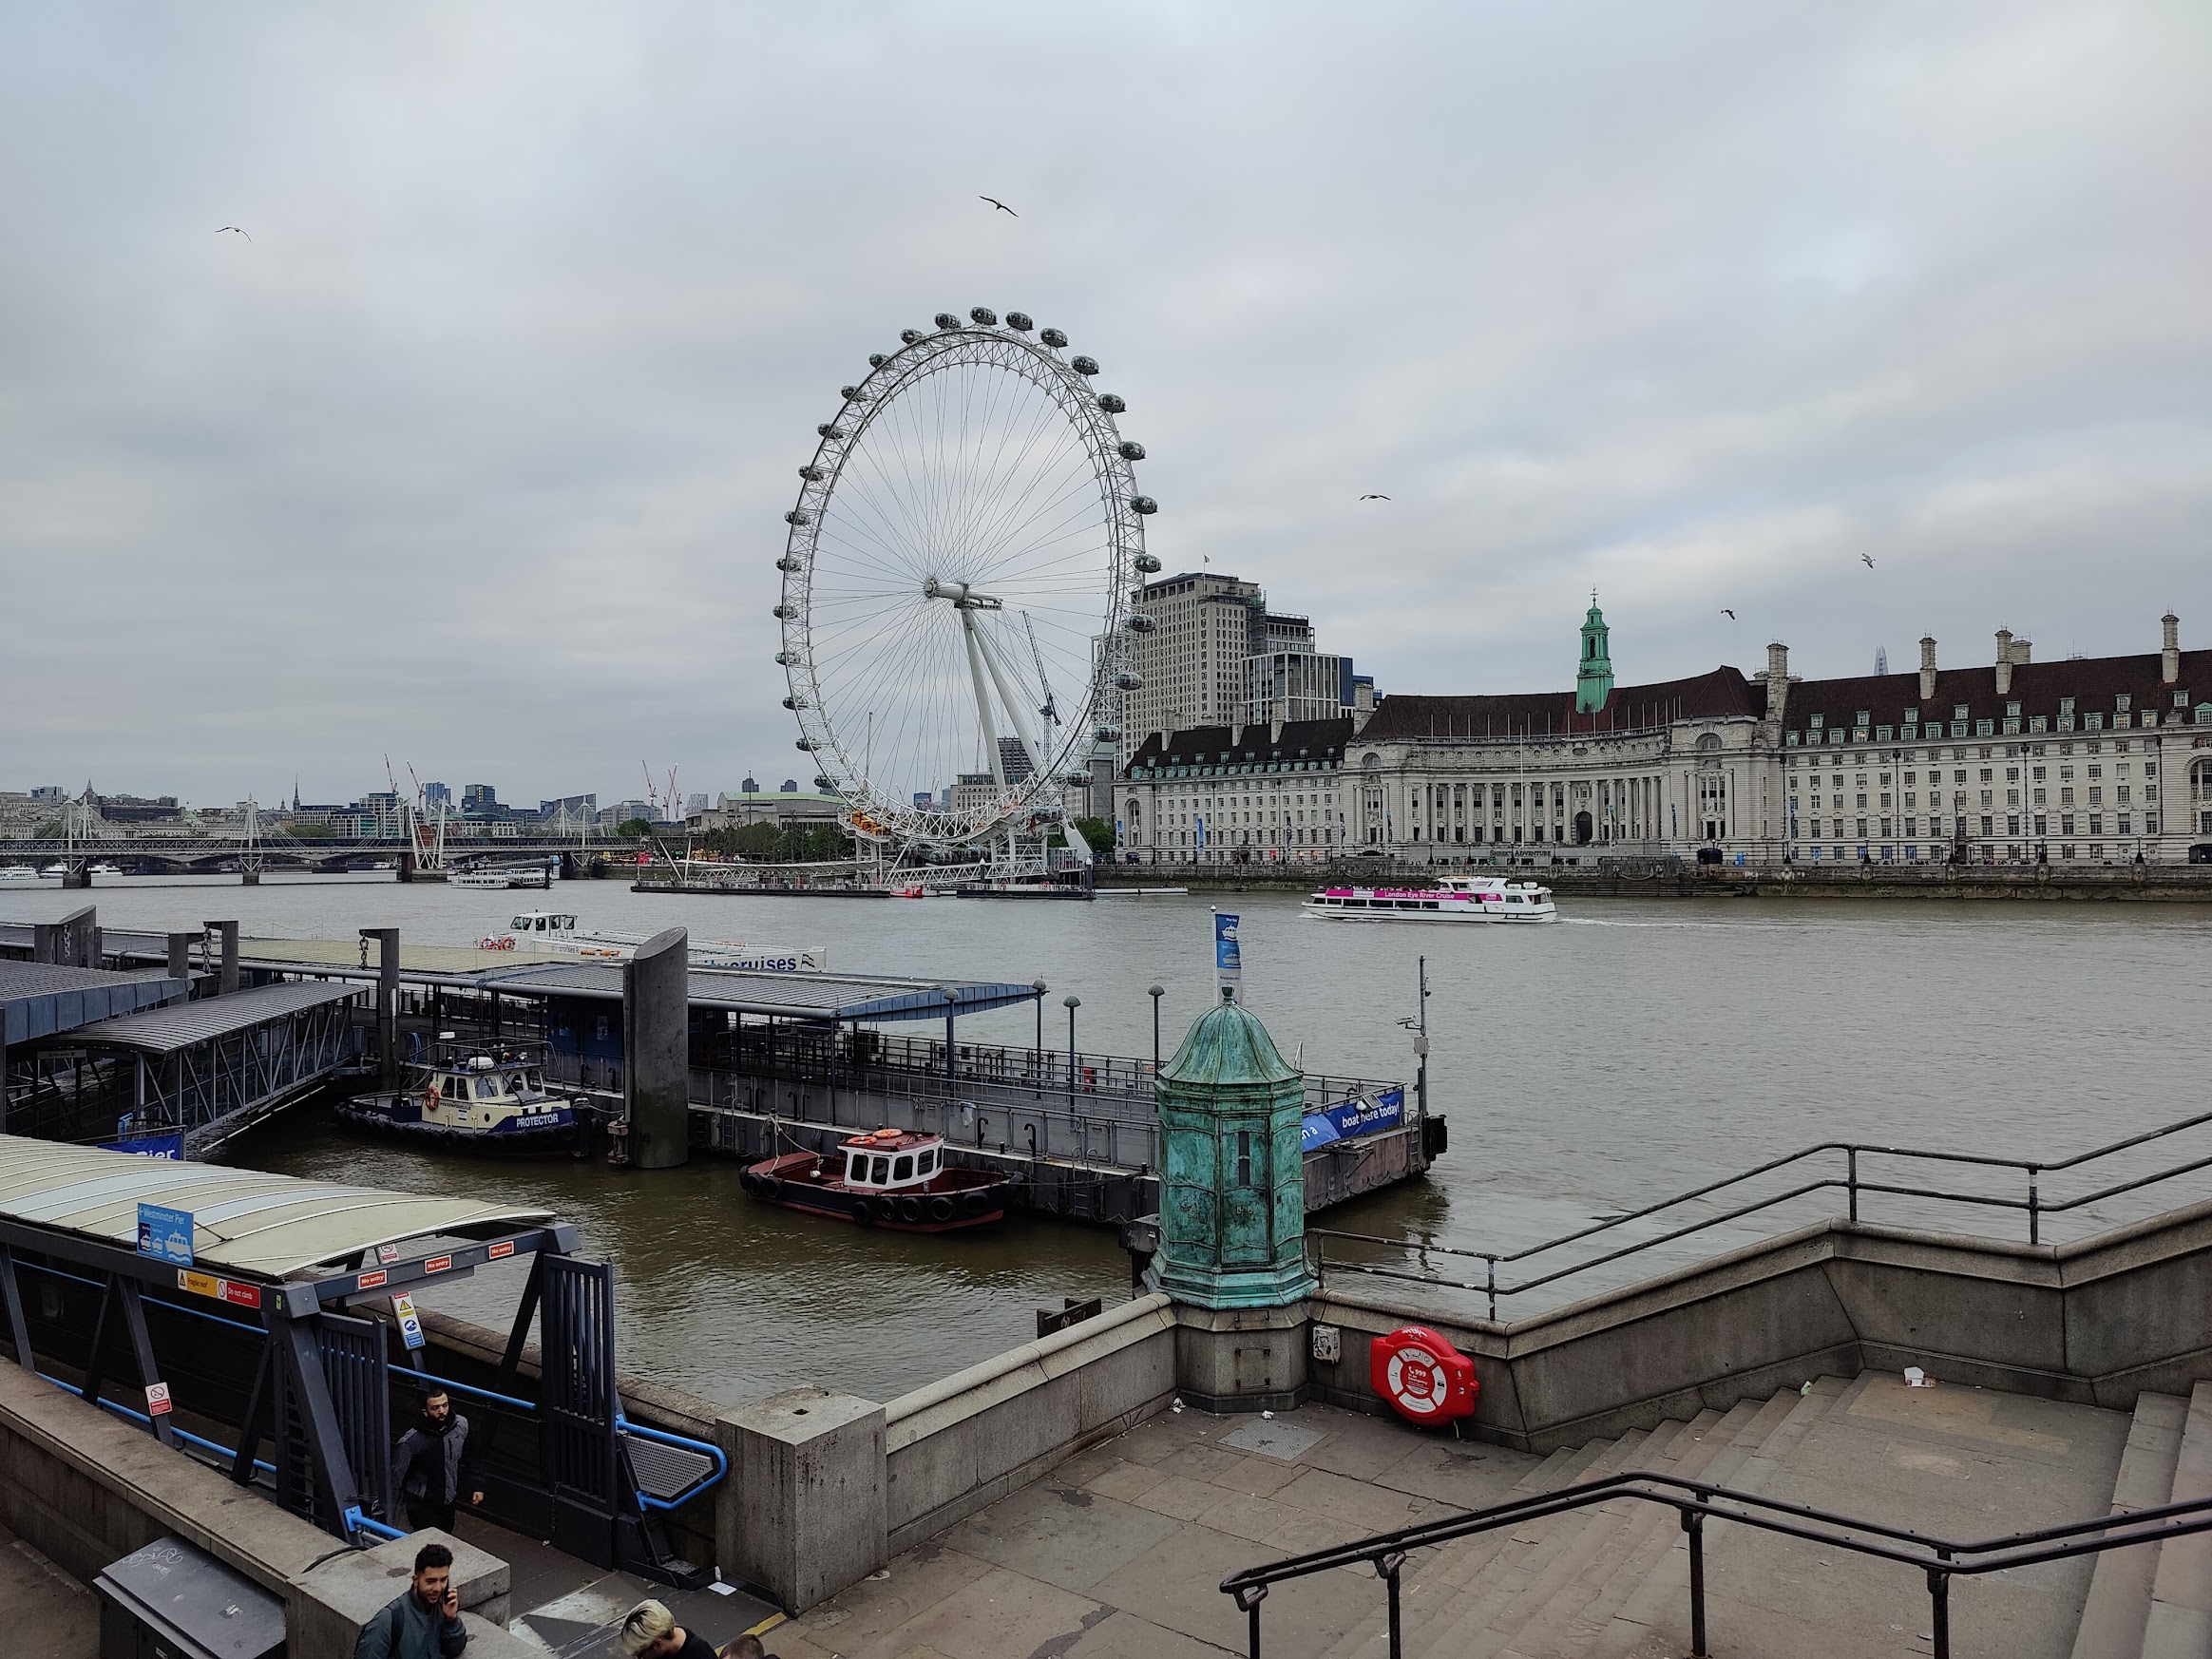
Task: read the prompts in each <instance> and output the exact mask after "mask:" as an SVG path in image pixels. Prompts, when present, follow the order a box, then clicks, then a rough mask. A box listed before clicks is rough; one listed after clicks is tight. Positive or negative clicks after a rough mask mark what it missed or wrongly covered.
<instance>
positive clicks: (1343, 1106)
mask: <svg viewBox="0 0 2212 1659" xmlns="http://www.w3.org/2000/svg"><path fill="white" fill-rule="evenodd" d="M1404 1121H1405V1090H1404V1089H1403V1088H1402V1087H1399V1088H1395V1089H1384V1090H1383V1092H1382V1093H1381V1094H1377V1095H1355V1096H1353V1097H1352V1098H1351V1099H1349V1100H1345V1101H1343V1102H1341V1103H1340V1104H1338V1105H1335V1106H1327V1107H1324V1108H1323V1109H1322V1110H1321V1111H1319V1112H1313V1113H1308V1114H1307V1115H1306V1117H1305V1118H1304V1119H1303V1120H1302V1121H1301V1122H1300V1124H1299V1126H1298V1139H1299V1144H1300V1147H1301V1149H1302V1150H1304V1151H1306V1152H1311V1151H1312V1150H1313V1149H1314V1148H1315V1147H1317V1146H1332V1145H1334V1144H1335V1143H1336V1142H1338V1141H1340V1140H1356V1139H1357V1138H1359V1137H1360V1136H1361V1135H1374V1134H1377V1133H1379V1132H1380V1131H1382V1130H1385V1129H1396V1128H1397V1127H1398V1126H1399V1125H1400V1124H1402V1123H1403V1122H1404Z"/></svg>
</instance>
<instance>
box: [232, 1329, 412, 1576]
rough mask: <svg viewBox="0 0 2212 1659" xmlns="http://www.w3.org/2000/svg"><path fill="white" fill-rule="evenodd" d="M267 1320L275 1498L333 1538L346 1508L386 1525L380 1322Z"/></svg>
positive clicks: (386, 1427)
mask: <svg viewBox="0 0 2212 1659" xmlns="http://www.w3.org/2000/svg"><path fill="white" fill-rule="evenodd" d="M274 1324H275V1329H274V1330H273V1331H272V1332H271V1343H272V1346H273V1347H274V1349H275V1353H274V1356H273V1357H274V1359H275V1362H276V1363H275V1366H274V1370H275V1373H276V1382H277V1388H276V1401H275V1405H276V1421H275V1424H274V1433H273V1434H272V1436H271V1439H272V1440H274V1441H275V1442H276V1467H277V1502H279V1503H281V1504H282V1505H283V1506H284V1507H285V1508H286V1509H288V1510H290V1511H292V1513H293V1514H295V1515H299V1516H306V1517H307V1518H308V1519H310V1520H312V1521H314V1522H315V1524H316V1525H317V1526H319V1527H322V1528H324V1529H326V1530H327V1531H330V1532H334V1533H337V1534H339V1535H345V1534H347V1533H348V1532H349V1531H350V1530H351V1528H350V1525H349V1522H348V1517H347V1515H346V1512H347V1511H348V1510H349V1509H361V1510H366V1511H368V1512H369V1513H370V1514H371V1515H374V1516H382V1517H384V1518H385V1519H386V1520H388V1521H392V1522H396V1521H397V1518H398V1517H396V1516H393V1515H392V1513H391V1506H392V1499H393V1496H394V1495H393V1494H392V1492H391V1380H390V1376H389V1372H388V1369H387V1366H388V1363H389V1362H388V1361H387V1359H386V1357H385V1349H384V1327H383V1326H382V1325H379V1324H377V1323H376V1322H375V1321H373V1320H367V1319H353V1318H350V1317H348V1316H347V1315H344V1314H338V1313H318V1314H315V1315H313V1316H312V1317H310V1318H307V1319H299V1320H293V1319H283V1318H279V1319H277V1320H276V1321H275V1322H274ZM248 1434H249V1436H250V1435H251V1434H252V1425H249V1427H248ZM251 1444H252V1441H251V1440H247V1441H246V1445H247V1447H248V1448H249V1450H248V1451H247V1454H246V1455H247V1456H248V1457H249V1458H250V1457H251V1450H250V1447H251Z"/></svg>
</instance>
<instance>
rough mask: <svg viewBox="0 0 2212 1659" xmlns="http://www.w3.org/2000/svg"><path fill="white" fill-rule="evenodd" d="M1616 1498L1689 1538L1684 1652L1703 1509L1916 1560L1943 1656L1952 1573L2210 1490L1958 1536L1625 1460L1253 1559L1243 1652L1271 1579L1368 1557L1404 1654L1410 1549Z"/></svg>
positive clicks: (2161, 1534)
mask: <svg viewBox="0 0 2212 1659" xmlns="http://www.w3.org/2000/svg"><path fill="white" fill-rule="evenodd" d="M1622 1497H1632V1498H1638V1499H1641V1500H1643V1501H1645V1502H1648V1503H1658V1504H1664V1505H1666V1506H1668V1507H1669V1508H1670V1509H1672V1510H1674V1511H1675V1512H1676V1514H1677V1515H1679V1516H1681V1520H1682V1530H1683V1531H1684V1532H1685V1533H1687V1534H1688V1536H1689V1630H1690V1638H1689V1640H1690V1651H1691V1652H1692V1653H1697V1654H1703V1653H1704V1652H1706V1651H1707V1648H1706V1593H1705V1523H1706V1521H1707V1519H1718V1520H1728V1521H1735V1522H1738V1523H1739V1524H1741V1525H1744V1526H1748V1527H1755V1528H1757V1529H1758V1530H1760V1531H1762V1532H1768V1533H1779V1534H1782V1535H1784V1536H1786V1537H1793V1538H1803V1539H1805V1540H1807V1541H1809V1542H1812V1543H1817V1544H1830V1545H1834V1546H1835V1547H1837V1548H1839V1549H1842V1550H1849V1551H1851V1552H1852V1553H1853V1554H1860V1555H1869V1556H1872V1557H1874V1558H1875V1559H1877V1560H1881V1561H1893V1562H1896V1563H1897V1564H1899V1565H1901V1566H1906V1567H1913V1568H1916V1569H1918V1570H1919V1571H1920V1572H1922V1573H1925V1574H1926V1575H1927V1586H1928V1596H1929V1600H1930V1602H1931V1603H1932V1605H1933V1608H1934V1612H1935V1627H1934V1629H1933V1630H1932V1631H1931V1632H1930V1634H1931V1637H1932V1640H1933V1645H1934V1648H1935V1652H1936V1659H1950V1654H1951V1581H1952V1580H1953V1579H1954V1578H1956V1577H1962V1576H1964V1577H1978V1576H1981V1575H1983V1574H1986V1573H2003V1572H2008V1571H2010V1570H2011V1569H2012V1568H2015V1567H2034V1566H2039V1565H2041V1564H2042V1563H2044V1562H2047V1561H2063V1560H2069V1559H2071V1558H2072V1557H2074V1556H2076V1555H2090V1554H2098V1553H2099V1552H2101V1551H2105V1550H2119V1549H2126V1548H2129V1547H2131V1546H2133V1545H2137V1544H2155V1543H2162V1542H2164V1540H2165V1539H2167V1538H2179V1537H2185V1536H2187V1535H2190V1534H2192V1533H2202V1532H2212V1498H2196V1499H2193V1500H2191V1501H2189V1502H2186V1503H2169V1504H2165V1505H2163V1506H2161V1507H2158V1508H2154V1509H2139V1510H2135V1511H2133V1512H2131V1513H2129V1514H2125V1515H2104V1516H2097V1517H2096V1518H2095V1519H2093V1520H2082V1521H2069V1522H2067V1523H2065V1524H2064V1525H2062V1526H2055V1527H2045V1528H2043V1529H2042V1530H2041V1531H2039V1532H2031V1533H2012V1534H2009V1535H2006V1536H2003V1537H1997V1538H1982V1539H1976V1540H1974V1541H1972V1542H1961V1541H1958V1540H1954V1539H1949V1538H1936V1537H1931V1536H1929V1535H1926V1534H1924V1533H1916V1532H1913V1531H1911V1530H1910V1529H1907V1528H1903V1527H1892V1526H1885V1525H1883V1524H1882V1523H1880V1522H1878V1521H1869V1520H1859V1519H1856V1518H1854V1517H1852V1516H1841V1515H1836V1514H1833V1513H1831V1512H1830V1511H1827V1510H1822V1509H1814V1508H1811V1507H1810V1506H1808V1505H1805V1504H1799V1503H1784V1502H1782V1501H1781V1500H1779V1499H1777V1498H1771V1497H1758V1496H1756V1495H1755V1494H1752V1493H1747V1492H1736V1491H1732V1490H1730V1489H1729V1488H1727V1487H1725V1486H1710V1485H1707V1484H1706V1483H1705V1482H1704V1481H1702V1480H1686V1479H1683V1478H1681V1477H1679V1476H1674V1475H1660V1474H1654V1473H1652V1472H1651V1471H1649V1470H1644V1469H1631V1470H1627V1471H1624V1472H1622V1473H1621V1474H1618V1475H1614V1476H1611V1477H1609V1478H1606V1479H1603V1480H1592V1481H1590V1482H1588V1483H1586V1484H1584V1485H1580V1486H1570V1487H1568V1488H1566V1489H1565V1490H1563V1491H1560V1492H1552V1493H1545V1494H1542V1495H1540V1496H1538V1497H1527V1498H1521V1499H1518V1500H1516V1501H1515V1502H1511V1503H1501V1504H1495V1505H1493V1506H1492V1507H1490V1508H1488V1509H1478V1510H1471V1511H1468V1512H1467V1513H1465V1514H1463V1515H1458V1516H1452V1517H1451V1518H1450V1519H1448V1520H1440V1521H1430V1522H1427V1523H1424V1524H1423V1525H1421V1526H1414V1527H1405V1528H1402V1529H1401V1530H1400V1531H1398V1532H1394V1533H1383V1534H1380V1535H1377V1536H1375V1537H1371V1538H1365V1539H1363V1540H1361V1541H1359V1542H1356V1543H1350V1544H1341V1545H1338V1546H1337V1547H1336V1548H1334V1549H1329V1550H1317V1551H1315V1552H1313V1553H1312V1554H1306V1555H1293V1556H1290V1557H1289V1558H1288V1559H1287V1560H1282V1561H1276V1562H1271V1563H1269V1564H1268V1565H1267V1566H1264V1567H1248V1568H1246V1569H1245V1570H1244V1571H1243V1572H1241V1573H1230V1575H1229V1576H1228V1577H1227V1578H1224V1579H1223V1580H1222V1581H1221V1592H1222V1593H1223V1594H1224V1595H1226V1596H1229V1597H1230V1599H1231V1600H1233V1601H1234V1602H1235V1603H1236V1605H1237V1608H1238V1610H1239V1611H1242V1612H1243V1613H1244V1614H1245V1617H1246V1621H1247V1622H1246V1631H1247V1640H1248V1644H1249V1647H1248V1652H1249V1659H1260V1604H1261V1603H1262V1602H1263V1601H1265V1600H1266V1599H1267V1594H1268V1586H1270V1585H1273V1584H1281V1583H1284V1582H1286V1581H1287V1580H1290V1579H1297V1578H1305V1577H1309V1576H1310V1575H1312V1574H1313V1573H1326V1572H1328V1571H1330V1570H1331V1569H1332V1568H1337V1567H1354V1566H1358V1565H1361V1564H1362V1563H1364V1564H1366V1565H1367V1566H1369V1567H1371V1568H1373V1569H1374V1572H1375V1573H1376V1576H1378V1577H1379V1578H1381V1579H1382V1580H1383V1583H1384V1585H1385V1586H1386V1587H1387V1591H1388V1596H1389V1606H1388V1619H1389V1626H1388V1630H1389V1642H1390V1646H1389V1653H1390V1659H1402V1640H1403V1633H1402V1611H1401V1607H1400V1579H1401V1578H1402V1575H1403V1573H1404V1569H1405V1563H1406V1558H1407V1557H1408V1556H1409V1555H1410V1554H1412V1553H1413V1552H1414V1551H1416V1550H1421V1549H1428V1548H1432V1547H1434V1546H1437V1545H1440V1544H1446V1543H1449V1542H1451V1541H1452V1540H1454V1539H1456V1538H1464V1537H1472V1536H1474V1535H1477V1534H1479V1533H1487V1532H1495V1531H1497V1529H1498V1528H1500V1527H1512V1526H1518V1525H1520V1524H1521V1523H1522V1522H1524V1521H1530V1520H1535V1519H1540V1518H1542V1517H1544V1516H1554V1515H1561V1514H1565V1513H1567V1512H1568V1511H1571V1510H1578V1509H1586V1508H1588V1507H1589V1506H1591V1505H1592V1504H1597V1503H1607V1502H1610V1501H1611V1500H1612V1499H1614V1498H1622Z"/></svg>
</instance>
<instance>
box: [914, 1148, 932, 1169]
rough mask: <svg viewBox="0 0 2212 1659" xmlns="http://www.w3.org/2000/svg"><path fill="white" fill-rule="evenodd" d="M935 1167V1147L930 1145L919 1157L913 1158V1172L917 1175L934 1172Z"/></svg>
mask: <svg viewBox="0 0 2212 1659" xmlns="http://www.w3.org/2000/svg"><path fill="white" fill-rule="evenodd" d="M936 1168H937V1149H936V1148H935V1147H931V1148H930V1149H929V1150H928V1151H927V1152H925V1153H924V1154H922V1155H921V1156H920V1157H918V1158H916V1159H915V1160H914V1173H916V1174H917V1175H926V1174H930V1173H934V1172H935V1170H936Z"/></svg>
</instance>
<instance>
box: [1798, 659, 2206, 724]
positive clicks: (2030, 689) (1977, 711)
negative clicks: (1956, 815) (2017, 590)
mask: <svg viewBox="0 0 2212 1659" xmlns="http://www.w3.org/2000/svg"><path fill="white" fill-rule="evenodd" d="M2181 663H2182V667H2181V677H2180V679H2179V680H2177V681H2176V682H2175V683H2174V684H2173V685H2170V686H2169V685H2166V684H2164V683H2163V681H2162V678H2161V667H2162V662H2161V658H2160V656H2159V654H2158V653H2157V652H2155V651H2153V652H2149V653H2146V654H2145V655H2144V656H2141V657H2091V658H2081V659H2079V660H2077V661H2072V662H2063V661H2062V662H2023V663H2018V664H2015V665H2014V667H2013V669H2012V690H2011V691H2009V692H2004V693H1999V692H1998V690H1997V671H1996V668H1995V667H1994V666H1993V665H1992V666H1990V667H1987V668H1939V669H1937V670H1936V695H1935V696H1932V697H1922V696H1920V676H1919V674H1918V672H1917V671H1915V672H1913V673H1910V674H1888V675H1881V676H1874V675H1867V676H1864V677H1859V678H1856V679H1808V680H1804V681H1802V682H1801V683H1799V684H1796V685H1793V686H1791V687H1790V688H1789V700H1788V702H1787V703H1786V704H1785V705H1784V706H1783V725H1784V726H1785V727H1787V728H1789V729H1791V730H1795V731H1803V730H1805V729H1807V728H1808V727H1810V725H1811V724H1812V716H1813V715H1821V719H1822V722H1823V724H1824V725H1825V726H1826V727H1827V728H1828V729H1829V730H1830V731H1834V730H1836V729H1838V728H1842V729H1845V730H1851V729H1853V728H1855V727H1856V726H1857V725H1858V724H1859V715H1865V716H1866V720H1865V722H1864V723H1865V724H1867V725H1870V726H1896V725H1901V724H1903V722H1904V714H1905V711H1906V710H1907V709H1912V710H1915V711H1916V712H1917V715H1918V717H1919V718H1920V719H1921V720H1923V721H1927V720H1943V721H1949V720H1954V719H1966V720H1993V721H1996V722H1997V723H1998V730H2000V731H2002V730H2003V722H2004V721H2005V720H2006V719H2007V718H2008V717H2009V713H2010V709H2011V706H2012V704H2014V703H2017V704H2019V705H2020V717H2021V718H2022V719H2023V720H2027V719H2031V718H2033V717H2034V716H2036V715H2048V716H2050V717H2051V718H2052V719H2053V720H2055V719H2056V717H2057V715H2058V714H2059V701H2060V699H2061V698H2063V697H2071V698H2072V699H2073V702H2074V714H2075V715H2076V717H2077V718H2078V717H2079V716H2081V715H2090V714H2101V715H2105V716H2106V718H2107V721H2109V719H2110V717H2111V716H2112V715H2114V714H2115V713H2117V712H2118V710H2119V700H2120V698H2122V697H2123V696H2125V697H2126V698H2127V699H2128V701H2129V704H2130V707H2131V712H2132V713H2134V714H2136V715H2141V714H2142V713H2144V712H2145V711H2147V710H2154V709H2155V710H2156V711H2158V715H2159V723H2160V724H2161V725H2170V724H2173V723H2175V722H2177V721H2180V722H2186V721H2188V720H2189V719H2190V718H2191V717H2192V715H2193V712H2194V710H2195V708H2196V705H2197V704H2199V703H2201V702H2212V651H2184V652H2183V653H2182V657H2181ZM2177 691H2183V692H2186V693H2187V694H2188V699H2187V703H2186V705H2185V706H2184V707H2182V708H2177V707H2175V705H2174V698H2173V694H2174V693H2175V692H2177ZM1962 707H1963V708H1964V709H1965V710H1966V711H1967V712H1966V713H1965V714H1964V715H1959V714H1957V713H1956V711H1957V710H1958V709H1960V708H1962Z"/></svg>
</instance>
